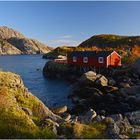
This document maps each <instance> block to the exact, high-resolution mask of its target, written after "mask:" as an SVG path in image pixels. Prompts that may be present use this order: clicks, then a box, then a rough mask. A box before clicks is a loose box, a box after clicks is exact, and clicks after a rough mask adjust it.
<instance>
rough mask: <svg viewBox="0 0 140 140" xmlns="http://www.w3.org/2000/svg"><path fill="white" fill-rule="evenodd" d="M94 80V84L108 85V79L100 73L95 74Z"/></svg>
mask: <svg viewBox="0 0 140 140" xmlns="http://www.w3.org/2000/svg"><path fill="white" fill-rule="evenodd" d="M96 77H97V78H96V81H95V84H96V85H98V86H107V85H108V79H107V78H106V77H105V76H103V75H101V74H98V75H97V76H96Z"/></svg>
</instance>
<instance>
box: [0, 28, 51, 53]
mask: <svg viewBox="0 0 140 140" xmlns="http://www.w3.org/2000/svg"><path fill="white" fill-rule="evenodd" d="M0 40H1V41H0V54H40V53H47V52H48V51H49V50H50V49H49V48H48V46H47V45H45V44H43V43H41V42H39V41H37V40H35V39H29V38H26V37H25V36H24V35H23V34H22V33H20V32H18V31H16V30H14V29H12V28H9V27H7V26H0ZM2 42H4V43H2Z"/></svg>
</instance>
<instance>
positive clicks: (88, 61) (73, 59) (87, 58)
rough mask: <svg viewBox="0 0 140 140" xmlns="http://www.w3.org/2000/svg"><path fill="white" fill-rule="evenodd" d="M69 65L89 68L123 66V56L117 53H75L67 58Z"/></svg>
mask: <svg viewBox="0 0 140 140" xmlns="http://www.w3.org/2000/svg"><path fill="white" fill-rule="evenodd" d="M67 63H68V64H70V65H77V66H88V67H97V68H98V67H103V68H108V67H118V66H121V56H120V55H119V54H118V53H117V52H116V51H112V52H111V51H73V52H71V53H69V55H68V56H67Z"/></svg>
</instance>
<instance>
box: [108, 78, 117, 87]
mask: <svg viewBox="0 0 140 140" xmlns="http://www.w3.org/2000/svg"><path fill="white" fill-rule="evenodd" d="M108 84H109V85H111V86H114V85H116V81H115V80H114V79H112V78H111V79H109V80H108Z"/></svg>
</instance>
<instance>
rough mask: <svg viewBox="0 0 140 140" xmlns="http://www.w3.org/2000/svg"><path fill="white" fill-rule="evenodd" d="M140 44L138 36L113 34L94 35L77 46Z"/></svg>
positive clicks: (101, 46)
mask: <svg viewBox="0 0 140 140" xmlns="http://www.w3.org/2000/svg"><path fill="white" fill-rule="evenodd" d="M121 45H127V46H134V45H140V36H120V35H113V34H101V35H94V36H92V37H90V38H89V39H87V40H85V41H84V42H82V43H81V44H80V45H79V47H93V46H97V47H100V48H103V47H119V46H121Z"/></svg>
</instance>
